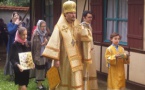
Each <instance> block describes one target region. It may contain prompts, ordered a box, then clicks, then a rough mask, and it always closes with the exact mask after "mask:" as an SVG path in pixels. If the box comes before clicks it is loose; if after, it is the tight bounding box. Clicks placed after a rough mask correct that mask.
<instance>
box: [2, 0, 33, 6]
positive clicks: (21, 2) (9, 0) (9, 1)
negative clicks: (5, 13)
mask: <svg viewBox="0 0 145 90" xmlns="http://www.w3.org/2000/svg"><path fill="white" fill-rule="evenodd" d="M0 5H1V6H23V7H29V5H30V0H0Z"/></svg>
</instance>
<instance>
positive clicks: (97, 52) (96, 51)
mask: <svg viewBox="0 0 145 90" xmlns="http://www.w3.org/2000/svg"><path fill="white" fill-rule="evenodd" d="M94 58H95V63H96V64H97V66H96V70H97V71H100V46H97V45H94Z"/></svg>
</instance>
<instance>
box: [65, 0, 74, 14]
mask: <svg viewBox="0 0 145 90" xmlns="http://www.w3.org/2000/svg"><path fill="white" fill-rule="evenodd" d="M67 12H76V3H75V2H74V1H66V2H64V3H63V13H67Z"/></svg>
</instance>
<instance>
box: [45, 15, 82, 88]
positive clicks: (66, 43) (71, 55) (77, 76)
mask: <svg viewBox="0 0 145 90" xmlns="http://www.w3.org/2000/svg"><path fill="white" fill-rule="evenodd" d="M80 37H81V27H80V25H79V23H78V22H77V20H75V21H74V23H72V24H69V23H68V22H67V21H66V19H65V17H64V14H62V15H61V16H60V19H59V20H58V22H57V24H56V25H55V27H54V31H53V33H52V35H51V37H50V40H49V42H48V44H47V46H46V48H45V50H44V53H43V56H46V57H49V58H52V59H54V60H59V61H60V66H59V73H60V78H61V82H60V85H59V86H58V88H56V90H83V79H82V78H83V77H82V70H83V65H82V49H81V40H80Z"/></svg>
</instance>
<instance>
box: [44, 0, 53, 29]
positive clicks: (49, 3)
mask: <svg viewBox="0 0 145 90" xmlns="http://www.w3.org/2000/svg"><path fill="white" fill-rule="evenodd" d="M45 10H46V11H45V12H46V22H47V26H48V27H49V29H50V30H51V32H52V30H53V0H45Z"/></svg>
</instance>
